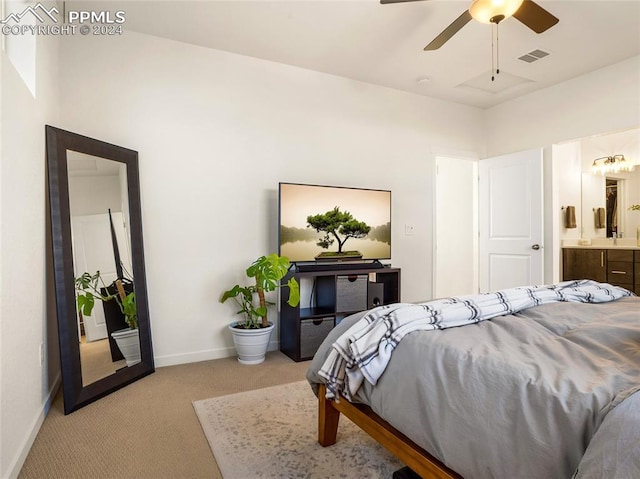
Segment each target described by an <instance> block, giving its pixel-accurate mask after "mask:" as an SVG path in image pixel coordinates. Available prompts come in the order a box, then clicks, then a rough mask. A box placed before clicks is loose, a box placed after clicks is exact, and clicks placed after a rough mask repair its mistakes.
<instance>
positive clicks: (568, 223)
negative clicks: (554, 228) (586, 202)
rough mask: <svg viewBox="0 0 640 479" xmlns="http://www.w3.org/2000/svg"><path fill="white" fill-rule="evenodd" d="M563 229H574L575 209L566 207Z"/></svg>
mask: <svg viewBox="0 0 640 479" xmlns="http://www.w3.org/2000/svg"><path fill="white" fill-rule="evenodd" d="M564 227H565V228H575V227H576V207H575V206H567V211H565V212H564Z"/></svg>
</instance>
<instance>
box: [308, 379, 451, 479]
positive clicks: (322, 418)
mask: <svg viewBox="0 0 640 479" xmlns="http://www.w3.org/2000/svg"><path fill="white" fill-rule="evenodd" d="M325 393H326V388H325V386H324V384H320V385H319V388H318V442H319V443H320V445H321V446H324V447H326V446H332V445H334V444H335V443H336V436H337V433H338V421H339V420H340V413H342V414H344V415H345V416H346V417H347V418H349V419H350V420H351V421H353V422H354V423H355V424H356V425H357V426H359V427H360V428H361V429H362V430H363V431H365V432H366V433H367V434H369V435H370V436H371V437H372V438H373V439H375V440H376V441H378V442H379V443H380V444H381V445H382V446H384V447H385V448H386V449H388V450H389V452H391V453H392V454H393V455H395V456H396V457H397V458H398V459H399V460H400V461H401V462H402V463H404V464H405V465H406V466H408V467H410V468H411V469H412V470H413V471H414V472H415V473H416V474H418V475H419V476H420V477H422V478H424V479H463V478H462V476H460V475H459V474H458V473H456V472H454V471H452V470H451V469H449V468H448V467H447V466H445V465H444V464H442V463H441V462H440V461H438V460H437V459H436V458H435V457H433V456H432V455H431V454H429V453H428V452H427V451H425V450H424V449H422V448H421V447H420V446H418V445H417V444H416V443H415V442H413V441H412V440H411V439H409V438H408V437H407V436H405V435H404V434H402V433H401V432H400V431H398V430H397V429H395V428H394V427H393V426H391V425H390V424H389V423H388V422H386V421H385V420H384V419H382V418H381V417H380V416H378V415H377V414H376V413H374V412H373V411H372V410H371V408H370V407H368V406H366V405H364V404H356V403H351V402H349V401H347V400H346V399H341V400H340V401H339V402H336V401H332V400H330V399H326V398H325Z"/></svg>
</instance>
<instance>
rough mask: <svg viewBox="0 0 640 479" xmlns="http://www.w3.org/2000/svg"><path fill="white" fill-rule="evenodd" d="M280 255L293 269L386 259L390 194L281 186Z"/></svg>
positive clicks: (384, 191) (389, 245) (387, 253)
mask: <svg viewBox="0 0 640 479" xmlns="http://www.w3.org/2000/svg"><path fill="white" fill-rule="evenodd" d="M278 199H279V201H278V204H279V208H278V210H279V213H278V218H279V224H280V229H279V238H278V243H279V254H280V255H282V256H286V257H287V258H289V261H291V262H292V263H302V262H314V261H316V262H317V261H345V260H353V261H357V260H362V261H364V260H383V259H391V191H388V190H373V189H364V188H347V187H341V186H322V185H306V184H298V183H280V184H279V188H278Z"/></svg>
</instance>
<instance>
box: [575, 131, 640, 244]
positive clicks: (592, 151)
mask: <svg viewBox="0 0 640 479" xmlns="http://www.w3.org/2000/svg"><path fill="white" fill-rule="evenodd" d="M620 153H622V154H624V156H625V157H626V158H627V159H628V160H629V161H631V162H632V163H635V164H636V165H637V166H636V167H635V169H634V170H633V171H631V172H618V173H607V174H606V175H604V176H602V175H600V174H594V173H593V172H592V168H591V167H592V164H593V160H594V159H595V158H598V157H602V156H609V155H614V154H620ZM580 156H581V158H582V160H581V165H582V179H581V190H582V193H581V203H582V228H583V230H582V237H583V238H605V237H607V238H611V237H612V233H613V232H614V231H615V232H616V234H617V235H620V234H621V235H622V236H623V237H625V238H635V237H636V231H637V228H638V226H640V212H639V211H629V206H631V205H633V204H640V164H639V163H640V129H633V130H626V131H621V132H616V133H610V134H607V135H600V136H597V137H593V138H587V139H583V140H581V141H580ZM598 208H602V209H603V210H604V213H605V221H604V222H602V223H601V224H600V226H603V227H602V228H596V226H597V222H596V214H597V210H598Z"/></svg>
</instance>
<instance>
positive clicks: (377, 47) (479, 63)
mask: <svg viewBox="0 0 640 479" xmlns="http://www.w3.org/2000/svg"><path fill="white" fill-rule="evenodd" d="M69 3H71V4H72V5H74V4H75V2H68V4H69ZM97 4H104V5H105V7H106V9H108V10H111V11H115V10H116V9H121V10H123V11H125V13H126V24H125V26H126V28H128V29H131V30H135V31H138V32H142V33H147V34H151V35H157V36H160V37H164V38H169V39H174V40H178V41H183V42H187V43H192V44H196V45H201V46H204V47H209V48H215V49H220V50H226V51H229V52H234V53H238V54H242V55H248V56H251V57H256V58H261V59H265V60H270V61H274V62H280V63H285V64H289V65H295V66H299V67H302V68H307V69H311V70H316V71H319V72H325V73H329V74H333V75H338V76H341V77H346V78H350V79H354V80H360V81H364V82H368V83H373V84H376V85H382V86H386V87H389V88H394V89H397V90H404V91H407V92H411V93H417V94H420V95H425V96H430V97H436V98H441V99H445V100H451V101H455V102H459V103H463V104H467V105H472V106H477V107H481V108H488V107H491V106H493V105H496V104H499V103H501V102H503V101H506V100H509V99H512V98H515V97H517V96H520V95H523V94H526V93H530V92H532V91H535V90H538V89H541V88H545V87H548V86H550V85H553V84H556V83H559V82H563V81H565V80H568V79H570V78H573V77H576V76H579V75H582V74H584V73H587V72H589V71H593V70H597V69H599V68H602V67H605V66H607V65H611V64H614V63H617V62H620V61H623V60H625V59H628V58H631V57H634V56H637V55H640V0H626V1H609V0H607V1H578V0H565V1H554V0H538V4H539V5H541V6H542V7H544V8H545V9H547V10H548V11H549V12H551V13H552V14H553V15H555V16H556V17H558V18H559V19H560V22H559V23H558V24H557V25H555V26H554V27H552V28H551V29H549V30H548V31H546V32H544V33H542V34H536V33H534V32H533V31H531V30H529V29H528V28H527V27H526V26H525V25H523V24H522V23H520V22H519V21H518V20H516V19H515V18H509V19H507V20H505V21H504V22H503V23H501V24H500V31H499V35H500V40H499V52H500V55H499V61H500V70H501V74H500V75H497V76H496V80H495V81H494V82H491V28H492V27H491V26H489V25H484V24H480V23H478V22H476V21H471V22H470V23H468V24H467V25H466V26H465V27H464V28H463V29H462V30H461V31H459V32H458V33H457V34H456V35H455V36H454V37H453V38H452V39H451V40H449V42H447V43H446V44H445V45H444V46H443V47H442V48H440V49H439V50H436V51H431V52H425V51H423V48H424V46H425V45H427V43H429V42H430V41H431V40H432V39H433V38H434V37H435V36H436V35H438V34H439V33H440V32H441V31H442V30H443V29H444V28H445V27H446V26H448V25H449V24H450V23H451V22H452V21H453V20H455V19H456V18H457V17H458V16H459V15H460V14H461V13H462V12H463V11H464V10H465V9H466V8H467V7H468V5H469V2H466V1H463V2H460V1H453V0H450V1H448V0H429V1H416V2H410V3H398V4H391V5H381V4H380V3H379V2H378V0H309V1H306V0H283V1H269V0H258V1H244V0H234V1H196V2H193V1H186V0H183V1H157V0H156V1H142V2H137V1H129V2H106V3H105V2H95V3H93V5H92V8H93V9H94V10H95V9H96V7H97ZM535 49H541V50H544V51H546V52H548V53H549V54H550V55H549V56H547V57H544V58H542V59H540V60H538V61H536V62H534V63H526V62H523V61H521V60H518V59H517V58H518V57H520V56H522V55H524V54H526V53H528V52H530V51H532V50H535ZM423 77H427V78H428V81H426V82H421V83H418V80H419V79H420V78H423ZM470 81H471V83H472V84H473V86H464V85H463V84H464V83H468V82H470Z"/></svg>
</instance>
